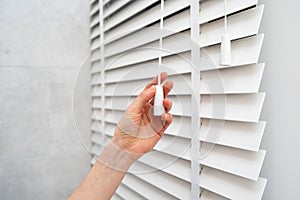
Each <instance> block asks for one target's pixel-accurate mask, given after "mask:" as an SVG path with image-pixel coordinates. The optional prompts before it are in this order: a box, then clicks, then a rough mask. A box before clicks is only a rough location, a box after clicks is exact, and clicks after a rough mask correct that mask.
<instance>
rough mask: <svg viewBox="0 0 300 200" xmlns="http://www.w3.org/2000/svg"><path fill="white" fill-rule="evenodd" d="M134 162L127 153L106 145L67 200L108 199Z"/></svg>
mask: <svg viewBox="0 0 300 200" xmlns="http://www.w3.org/2000/svg"><path fill="white" fill-rule="evenodd" d="M134 161H135V159H133V158H132V157H131V156H130V154H129V153H128V152H126V151H124V150H122V149H120V148H118V147H116V146H115V145H113V144H112V143H108V145H107V146H106V147H105V149H104V150H103V152H102V153H101V155H100V157H99V159H98V161H97V162H96V163H95V165H94V166H93V168H92V169H91V170H90V172H89V173H88V175H87V176H86V178H85V179H84V181H83V182H82V183H81V185H80V186H79V187H78V188H77V189H76V191H75V192H74V193H73V194H72V195H71V196H70V197H69V200H75V199H78V200H79V199H80V200H83V199H88V200H94V199H95V200H100V199H103V200H104V199H110V198H111V196H112V195H113V194H114V193H115V191H116V189H117V188H118V186H119V184H120V183H121V181H122V179H123V178H124V176H125V174H126V171H127V170H128V168H129V167H130V166H131V164H132V163H133V162H134Z"/></svg>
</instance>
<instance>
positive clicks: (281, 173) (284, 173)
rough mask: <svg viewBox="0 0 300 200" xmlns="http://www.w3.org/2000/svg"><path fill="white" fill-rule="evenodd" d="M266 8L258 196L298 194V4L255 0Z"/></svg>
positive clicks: (270, 198)
mask: <svg viewBox="0 0 300 200" xmlns="http://www.w3.org/2000/svg"><path fill="white" fill-rule="evenodd" d="M259 2H260V3H264V4H265V5H266V6H265V12H264V16H263V21H262V25H261V32H263V33H265V40H264V45H263V49H262V54H261V59H260V60H261V62H265V63H266V68H265V72H264V76H263V80H262V87H261V91H265V92H267V96H266V100H265V104H264V108H263V112H262V117H261V118H262V119H263V120H266V121H267V127H266V131H265V135H264V138H263V142H262V148H264V149H267V151H268V152H267V155H266V159H265V162H264V165H263V169H262V173H261V176H264V177H267V178H268V183H267V187H266V190H265V194H264V197H263V199H265V200H277V199H280V200H282V199H299V189H298V187H299V185H300V172H299V169H300V156H299V153H298V152H299V148H300V132H299V127H298V126H299V124H300V118H299V114H300V106H299V103H300V78H299V77H300V64H299V63H300V62H299V60H300V54H299V52H300V51H299V46H300V39H299V37H300V23H299V19H300V11H299V8H300V3H299V1H297V0H289V1H267V0H265V1H259Z"/></svg>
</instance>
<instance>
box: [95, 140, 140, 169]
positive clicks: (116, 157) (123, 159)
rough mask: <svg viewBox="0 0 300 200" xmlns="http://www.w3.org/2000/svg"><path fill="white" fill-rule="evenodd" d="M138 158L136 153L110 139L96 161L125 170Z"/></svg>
mask: <svg viewBox="0 0 300 200" xmlns="http://www.w3.org/2000/svg"><path fill="white" fill-rule="evenodd" d="M138 158H139V156H138V155H136V154H134V153H131V152H129V151H127V150H126V149H124V148H121V147H120V146H119V145H117V144H116V143H115V141H114V140H113V139H112V140H111V141H110V142H109V143H108V144H107V145H106V146H105V148H104V149H103V151H102V153H101V155H100V156H99V158H98V161H99V162H101V163H102V164H103V165H105V166H107V167H109V168H112V169H114V170H118V171H124V172H126V171H127V170H128V169H129V167H130V166H131V165H132V164H133V163H134V162H135V161H136V160H137V159H138Z"/></svg>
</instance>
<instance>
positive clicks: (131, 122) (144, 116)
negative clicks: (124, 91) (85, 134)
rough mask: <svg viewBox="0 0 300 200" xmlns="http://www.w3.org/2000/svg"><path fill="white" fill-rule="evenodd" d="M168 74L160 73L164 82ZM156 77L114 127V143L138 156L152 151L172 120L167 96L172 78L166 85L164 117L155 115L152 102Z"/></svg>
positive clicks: (170, 105)
mask: <svg viewBox="0 0 300 200" xmlns="http://www.w3.org/2000/svg"><path fill="white" fill-rule="evenodd" d="M167 76H168V75H167V73H166V72H163V73H161V82H164V81H165V80H166V79H167ZM157 79H158V78H157V77H155V78H154V79H153V80H152V81H151V82H150V83H148V84H147V86H146V87H145V88H144V90H143V91H142V92H141V93H140V94H139V95H138V97H137V98H135V99H134V101H133V102H132V103H131V104H130V105H129V107H128V108H127V111H126V112H125V113H124V115H123V116H122V118H121V119H120V121H119V123H118V126H117V128H116V130H115V134H114V137H113V139H112V143H113V144H114V145H116V146H117V147H118V148H121V149H123V150H125V151H127V152H129V153H131V154H133V155H134V157H135V159H137V158H139V157H140V156H141V155H143V154H144V153H147V152H149V151H150V150H151V149H152V148H153V147H154V146H155V144H156V143H157V142H158V141H159V139H160V138H161V137H162V135H163V133H164V131H165V130H166V129H167V127H168V126H169V125H170V124H171V122H172V119H173V117H172V115H171V114H170V113H169V111H170V109H171V107H172V102H171V101H170V100H169V99H166V96H167V95H168V93H169V92H170V90H171V89H172V87H173V82H172V81H166V82H165V83H164V84H163V90H164V100H163V105H164V107H165V111H166V112H165V113H164V114H163V115H162V116H154V115H153V103H154V96H155V85H157Z"/></svg>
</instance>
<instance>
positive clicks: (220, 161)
mask: <svg viewBox="0 0 300 200" xmlns="http://www.w3.org/2000/svg"><path fill="white" fill-rule="evenodd" d="M265 153H266V151H264V150H259V151H258V152H254V151H247V150H241V149H236V148H231V147H226V146H221V145H216V144H211V143H203V144H202V147H201V149H200V156H201V159H200V164H201V165H205V166H209V167H211V168H215V169H219V170H221V171H225V172H228V173H232V174H235V175H238V176H241V177H243V178H247V179H251V180H253V181H257V179H258V176H259V173H260V170H261V167H262V163H263V161H264V158H265Z"/></svg>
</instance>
